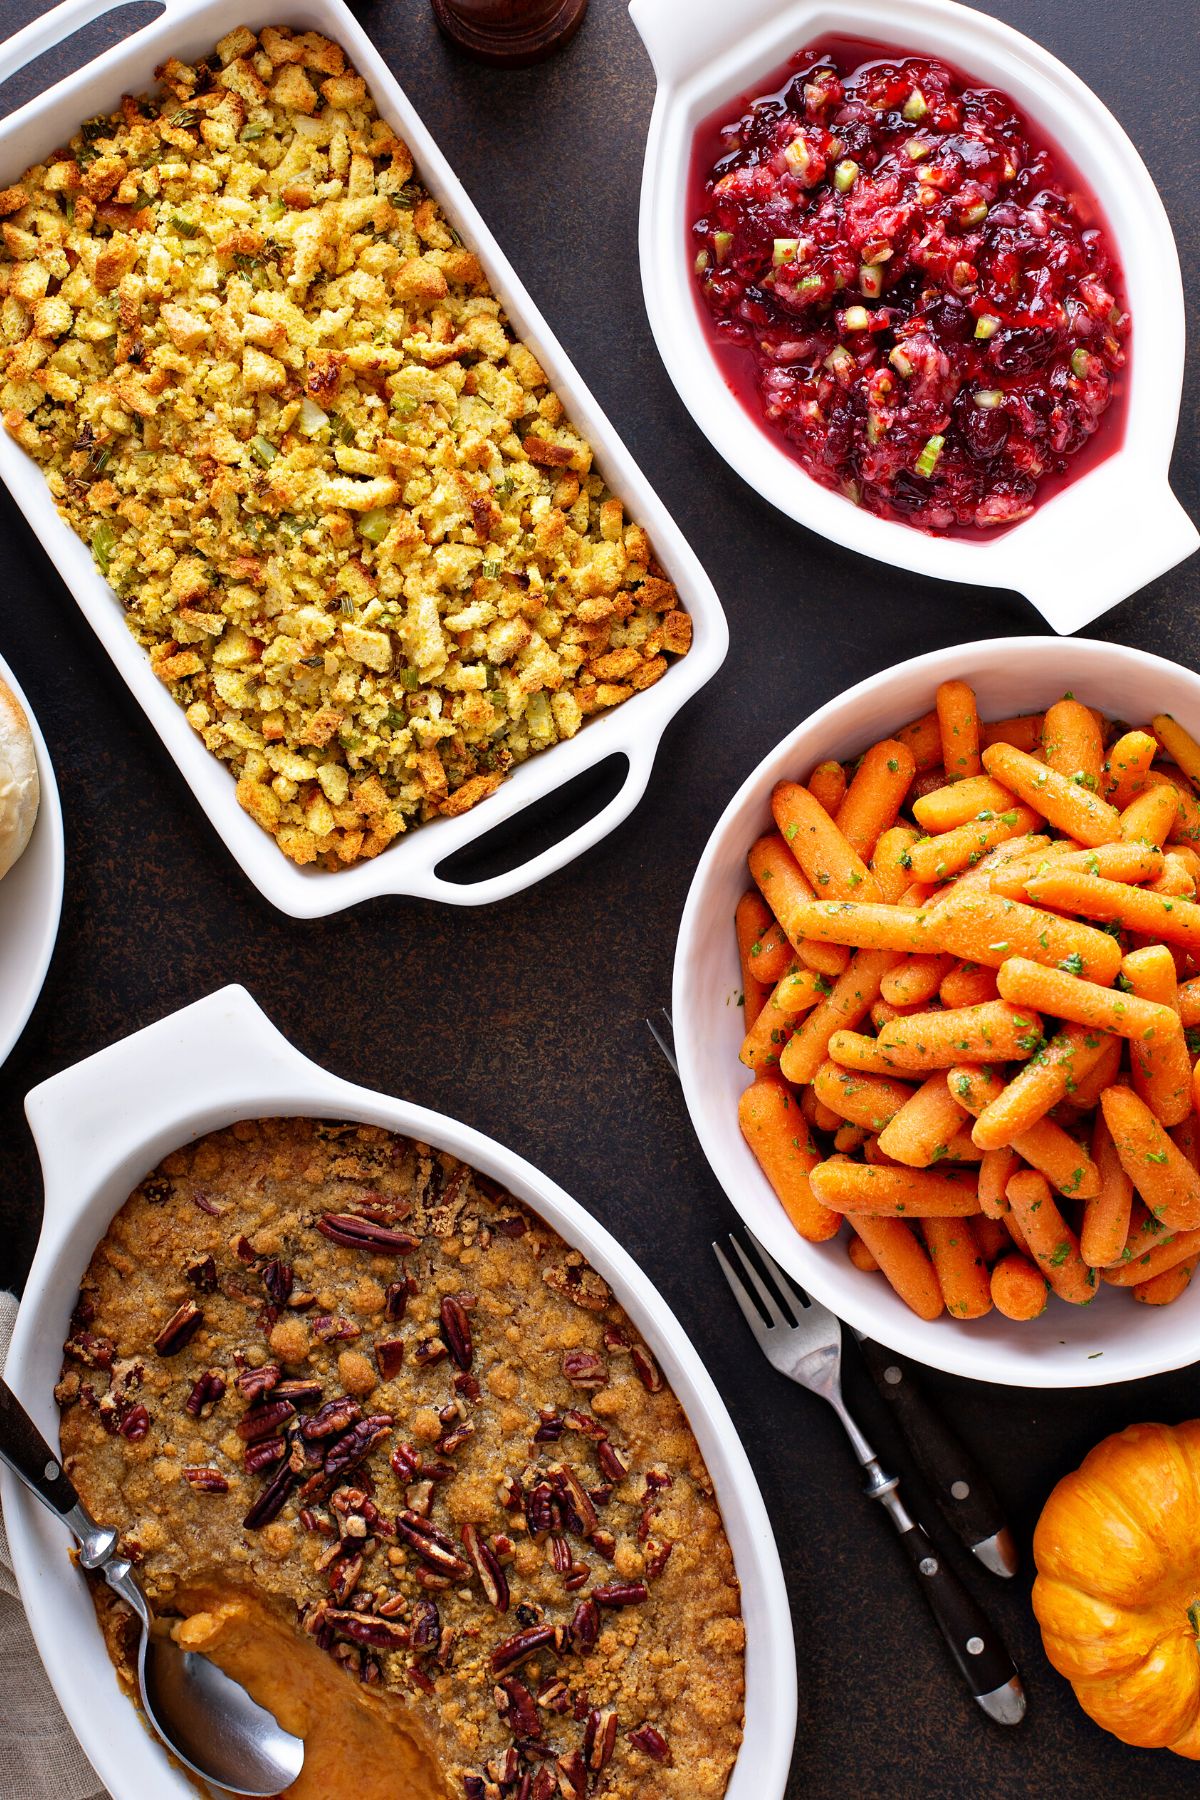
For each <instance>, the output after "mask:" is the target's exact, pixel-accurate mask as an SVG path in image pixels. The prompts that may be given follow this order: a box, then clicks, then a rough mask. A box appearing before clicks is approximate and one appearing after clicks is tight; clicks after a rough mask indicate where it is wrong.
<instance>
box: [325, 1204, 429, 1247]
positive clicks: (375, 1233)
mask: <svg viewBox="0 0 1200 1800" xmlns="http://www.w3.org/2000/svg"><path fill="white" fill-rule="evenodd" d="M317 1230H318V1231H319V1232H320V1233H321V1234H322V1236H324V1237H327V1238H332V1239H333V1241H334V1243H335V1244H342V1245H344V1246H345V1247H346V1249H348V1250H367V1251H369V1252H370V1253H371V1254H372V1255H373V1256H409V1255H411V1253H412V1252H413V1251H414V1250H415V1249H416V1248H417V1245H418V1244H419V1243H420V1241H421V1240H420V1238H415V1237H414V1236H413V1234H412V1232H411V1231H394V1230H393V1229H392V1228H391V1227H390V1226H388V1225H380V1224H377V1223H376V1221H375V1220H374V1219H368V1218H364V1217H363V1215H362V1214H361V1213H322V1215H321V1217H320V1218H319V1219H318V1220H317Z"/></svg>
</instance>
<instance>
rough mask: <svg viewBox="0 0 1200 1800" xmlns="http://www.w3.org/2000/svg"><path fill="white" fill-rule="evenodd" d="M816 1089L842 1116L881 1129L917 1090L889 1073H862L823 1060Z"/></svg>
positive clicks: (821, 1097)
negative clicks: (888, 1074)
mask: <svg viewBox="0 0 1200 1800" xmlns="http://www.w3.org/2000/svg"><path fill="white" fill-rule="evenodd" d="M812 1085H813V1092H814V1093H815V1094H816V1096H817V1099H818V1100H820V1101H821V1103H822V1105H824V1106H827V1107H828V1108H829V1110H830V1112H835V1113H837V1114H838V1116H839V1118H842V1119H849V1120H850V1122H851V1123H852V1124H854V1125H863V1126H865V1127H866V1129H867V1130H868V1131H873V1132H881V1131H882V1130H883V1128H884V1126H885V1125H887V1124H888V1123H889V1122H890V1121H891V1120H892V1119H894V1118H895V1116H896V1114H897V1113H898V1112H899V1111H900V1110H901V1109H902V1107H904V1106H905V1105H907V1103H908V1102H909V1101H910V1100H911V1099H912V1097H913V1094H914V1093H915V1092H916V1091H917V1090H916V1089H914V1088H912V1087H910V1086H909V1085H908V1083H907V1082H903V1081H896V1080H894V1079H893V1078H892V1077H890V1076H887V1075H863V1074H861V1073H859V1072H858V1071H857V1070H855V1069H844V1068H843V1067H842V1066H841V1064H840V1063H835V1062H823V1063H822V1064H821V1066H820V1068H819V1069H818V1070H817V1072H816V1074H815V1075H814V1076H813V1083H812Z"/></svg>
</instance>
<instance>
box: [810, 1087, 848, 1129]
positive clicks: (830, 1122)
mask: <svg viewBox="0 0 1200 1800" xmlns="http://www.w3.org/2000/svg"><path fill="white" fill-rule="evenodd" d="M800 1111H801V1112H802V1113H803V1114H804V1117H805V1118H806V1119H807V1120H808V1123H809V1124H810V1125H811V1126H812V1128H813V1130H814V1131H838V1130H840V1129H841V1127H842V1126H843V1125H844V1124H845V1120H844V1119H843V1118H842V1116H841V1114H840V1113H835V1112H834V1111H832V1109H831V1108H830V1107H828V1106H826V1104H825V1102H824V1101H823V1100H818V1099H817V1091H816V1089H815V1088H814V1087H806V1088H805V1089H804V1091H803V1093H802V1094H801V1095H800Z"/></svg>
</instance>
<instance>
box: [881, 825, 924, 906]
mask: <svg viewBox="0 0 1200 1800" xmlns="http://www.w3.org/2000/svg"><path fill="white" fill-rule="evenodd" d="M920 835H921V834H920V832H918V831H914V830H913V828H912V826H911V825H892V826H891V827H890V828H889V829H888V830H887V831H885V832H883V833H881V835H880V838H879V842H878V843H877V844H876V846H875V853H874V855H873V856H872V858H871V873H872V875H874V877H875V879H876V881H877V882H878V883H879V894H880V898H881V899H882V900H885V901H886V902H887V904H888V905H889V906H895V904H896V902H897V901H898V900H899V899H900V896H901V895H902V894H903V893H904V892H905V891H906V890H907V889H909V888H910V887H911V886H912V875H911V874H910V872H909V867H908V861H909V858H908V853H909V850H910V849H911V848H912V846H913V845H914V844H915V843H916V841H917V839H918V837H919V836H920Z"/></svg>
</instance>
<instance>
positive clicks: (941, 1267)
mask: <svg viewBox="0 0 1200 1800" xmlns="http://www.w3.org/2000/svg"><path fill="white" fill-rule="evenodd" d="M922 1230H923V1232H924V1236H925V1247H926V1249H927V1250H928V1251H929V1255H930V1259H931V1260H932V1262H933V1267H934V1271H935V1273H936V1275H937V1278H938V1282H939V1284H940V1285H941V1290H942V1299H943V1300H944V1301H945V1304H946V1311H947V1312H948V1313H949V1314H950V1316H951V1318H954V1319H981V1318H982V1317H983V1315H984V1314H985V1313H989V1312H991V1310H992V1289H991V1284H990V1282H989V1280H988V1271H987V1264H986V1263H985V1262H984V1260H983V1252H982V1250H981V1249H980V1248H979V1244H978V1241H977V1239H976V1237H975V1228H974V1225H973V1223H972V1221H971V1220H970V1219H932V1218H931V1219H926V1220H925V1221H924V1224H923V1227H922Z"/></svg>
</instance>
